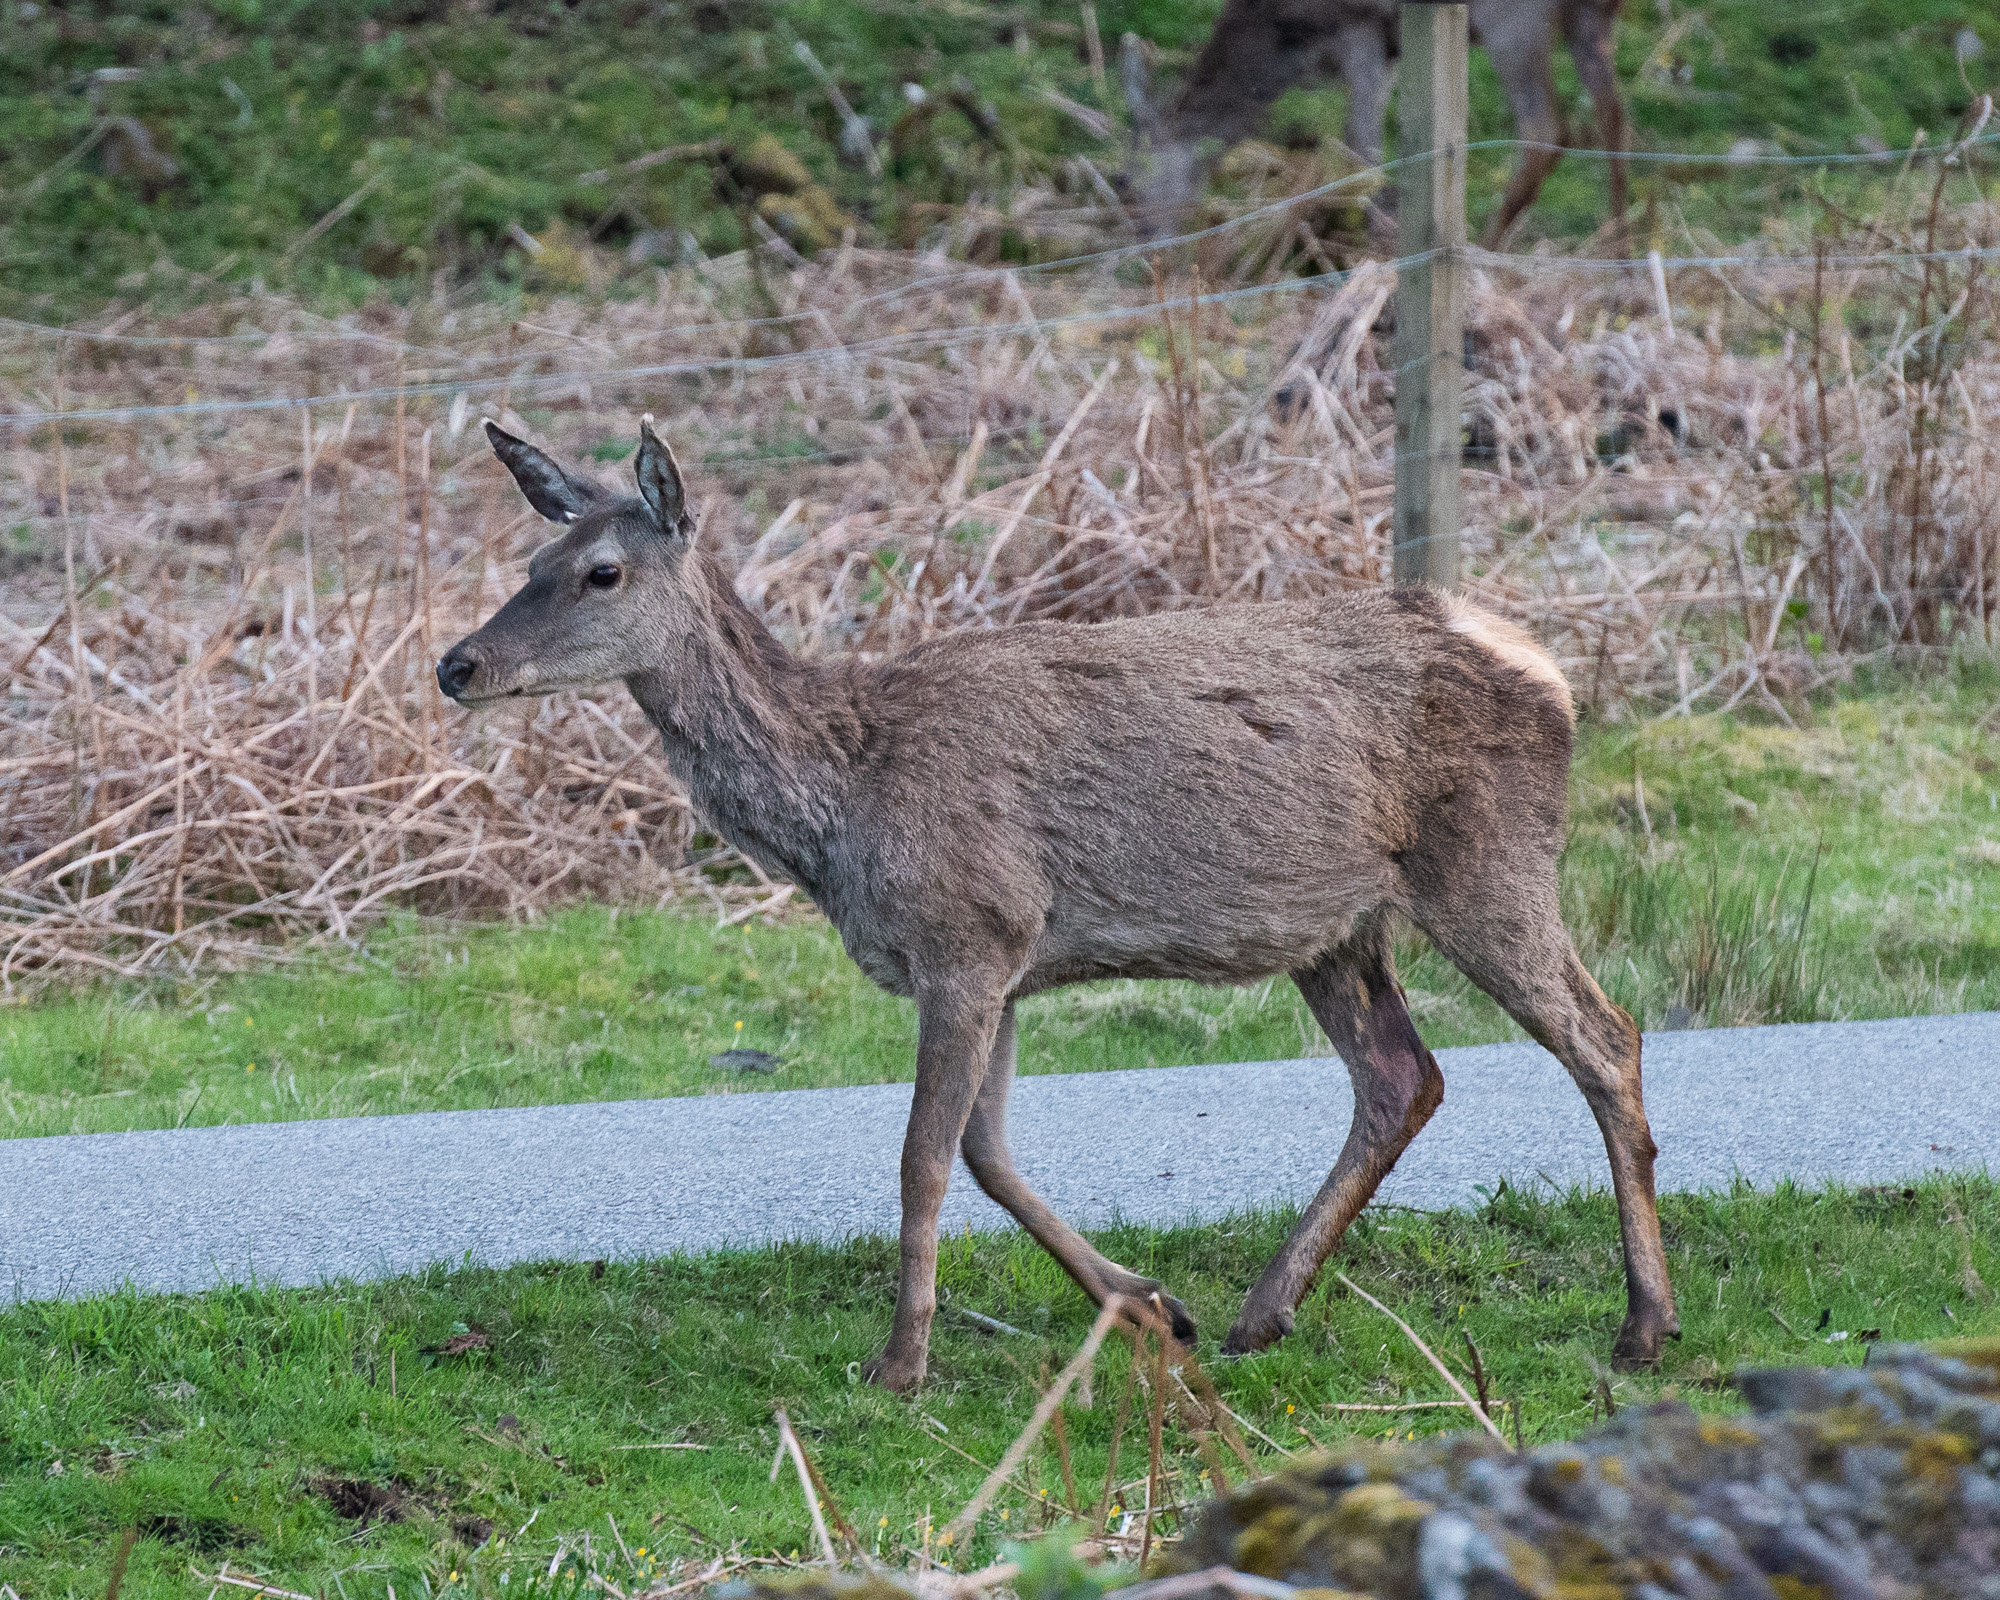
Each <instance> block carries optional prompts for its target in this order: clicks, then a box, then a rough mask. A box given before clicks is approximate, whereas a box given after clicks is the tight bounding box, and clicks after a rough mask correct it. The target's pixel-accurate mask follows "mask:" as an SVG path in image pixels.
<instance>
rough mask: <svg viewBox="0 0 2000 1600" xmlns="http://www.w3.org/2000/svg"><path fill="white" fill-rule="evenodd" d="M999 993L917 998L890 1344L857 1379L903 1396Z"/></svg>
mask: <svg viewBox="0 0 2000 1600" xmlns="http://www.w3.org/2000/svg"><path fill="white" fill-rule="evenodd" d="M1004 1003H1005V1001H1004V996H1003V993H1002V990H1001V988H999V987H992V988H985V987H979V988H973V989H971V990H970V991H969V992H968V990H967V989H952V990H945V991H930V992H920V993H919V994H918V996H917V1089H916V1095H915V1097H914V1098H913V1099H912V1101H911V1103H910V1126H909V1129H908V1131H907V1132H906V1133H905V1134H904V1135H903V1228H902V1277H901V1280H900V1281H899V1282H898V1284H897V1286H896V1321H895V1325H894V1326H893V1327H892V1328H891V1329H890V1332H889V1343H888V1344H887V1346H885V1347H884V1349H883V1351H882V1353H881V1354H880V1355H879V1356H877V1357H876V1358H875V1359H874V1360H873V1361H871V1362H869V1363H868V1366H867V1368H866V1369H865V1371H864V1376H866V1377H867V1379H868V1381H869V1382H870V1383H874V1384H879V1385H880V1386H881V1387H883V1388H884V1389H890V1390H893V1391H894V1392H895V1393H897V1394H909V1393H910V1392H912V1391H913V1390H914V1389H915V1388H916V1387H917V1385H918V1384H920V1383H922V1382H923V1381H924V1367H925V1365H926V1363H927V1362H928V1360H929V1357H930V1341H931V1318H932V1317H933V1316H935V1315H936V1314H937V1226H938V1212H939V1210H940V1209H941V1208H942V1207H943V1205H944V1192H945V1186H946V1185H947V1184H948V1183H950V1181H951V1162H952V1157H953V1156H954V1155H956V1154H957V1152H958V1142H959V1140H960V1138H962V1137H963V1135H964V1133H965V1123H966V1118H967V1117H969V1116H970V1115H971V1114H972V1103H973V1101H974V1099H976V1098H977V1096H978V1094H979V1085H980V1081H981V1079H982V1078H983V1077H984V1076H985V1072H986V1063H987V1059H988V1057H989V1056H990V1055H991V1054H992V1051H993V1039H994V1034H995V1033H996V1032H997V1030H998V1028H999V1026H1000V1014H1001V1009H1002V1007H1003V1005H1004Z"/></svg>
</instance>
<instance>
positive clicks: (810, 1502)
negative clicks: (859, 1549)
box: [771, 1408, 840, 1568]
mask: <svg viewBox="0 0 2000 1600" xmlns="http://www.w3.org/2000/svg"><path fill="white" fill-rule="evenodd" d="M776 1415H777V1418H778V1438H779V1440H780V1441H781V1442H782V1443H783V1445H784V1448H785V1451H786V1452H787V1453H789V1454H790V1456H791V1458H792V1466H793V1467H794V1468H795V1469H796V1470H797V1472H798V1475H799V1491H800V1493H802V1494H803V1495H804V1496H805V1497H806V1510H808V1511H810V1512H811V1513H812V1525H813V1534H814V1536H815V1537H816V1538H818V1540H819V1548H820V1554H821V1555H823V1556H825V1557H826V1564H827V1566H828V1567H830V1568H837V1567H839V1565H840V1558H839V1557H838V1556H836V1555H835V1554H834V1553H833V1536H832V1535H831V1534H829V1533H828V1532H827V1531H826V1518H825V1517H823V1516H821V1515H820V1510H819V1495H818V1493H817V1492H816V1491H815V1489H814V1487H813V1479H812V1472H811V1470H810V1469H809V1468H808V1467H807V1466H806V1457H805V1452H804V1451H803V1450H801V1449H800V1448H799V1436H798V1435H797V1434H795V1433H793V1432H792V1419H791V1418H790V1417H788V1416H786V1415H785V1413H784V1411H783V1409H782V1408H781V1409H780V1410H779V1411H778V1412H777V1413H776ZM777 1478H778V1470H777V1463H776V1462H773V1463H772V1465H771V1481H772V1482H774V1483H775V1482H776V1481H777Z"/></svg>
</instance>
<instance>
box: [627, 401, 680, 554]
mask: <svg viewBox="0 0 2000 1600" xmlns="http://www.w3.org/2000/svg"><path fill="white" fill-rule="evenodd" d="M634 470H635V471H636V472H637V474H638V478H639V498H640V499H642V500H644V501H645V502H646V508H647V509H648V510H649V511H651V512H652V513H653V520H654V521H655V522H657V523H658V524H659V525H660V532H662V533H664V534H665V535H666V536H667V537H668V538H669V539H687V538H691V537H692V536H693V534H694V519H693V518H692V517H690V516H689V515H688V509H687V491H686V490H685V489H684V488H683V487H682V485H681V464H680V463H679V462H678V461H676V460H675V459H674V453H673V451H671V450H669V449H668V448H667V443H666V441H665V440H664V439H662V438H661V437H660V436H659V435H658V434H657V433H655V432H653V418H652V416H651V414H650V413H649V414H648V415H646V416H644V417H642V418H640V420H639V459H638V462H637V464H636V466H635V468H634Z"/></svg>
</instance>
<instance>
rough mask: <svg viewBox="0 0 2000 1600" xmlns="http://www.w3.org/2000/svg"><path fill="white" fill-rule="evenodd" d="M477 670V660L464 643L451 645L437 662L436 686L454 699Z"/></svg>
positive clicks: (463, 690)
mask: <svg viewBox="0 0 2000 1600" xmlns="http://www.w3.org/2000/svg"><path fill="white" fill-rule="evenodd" d="M478 670H479V662H478V660H477V659H476V658H475V657H474V656H473V654H472V652H471V651H470V650H468V649H466V648H465V646H464V645H462V644H460V645H453V646H452V648H451V650H450V652H449V653H448V654H447V655H446V656H445V658H444V659H443V660H442V661H440V662H439V663H438V687H439V688H440V689H442V690H444V692H445V693H446V694H448V695H449V696H451V698H452V699H454V700H456V699H457V698H458V697H459V696H460V695H462V694H464V693H465V689H466V685H467V684H469V683H471V682H472V675H473V673H475V672H477V671H478Z"/></svg>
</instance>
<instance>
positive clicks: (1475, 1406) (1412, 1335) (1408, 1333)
mask: <svg viewBox="0 0 2000 1600" xmlns="http://www.w3.org/2000/svg"><path fill="white" fill-rule="evenodd" d="M1333 1276H1334V1278H1335V1280H1336V1281H1337V1282H1339V1283H1342V1284H1345V1285H1346V1286H1347V1287H1348V1288H1349V1289H1351V1290H1352V1291H1353V1292H1354V1293H1355V1294H1357V1295H1359V1296H1360V1297H1361V1298H1362V1299H1363V1300H1366V1301H1367V1302H1368V1303H1369V1304H1370V1305H1371V1306H1373V1307H1374V1308H1375V1309H1376V1310H1377V1311H1379V1312H1381V1313H1382V1315H1383V1316H1385V1317H1387V1318H1388V1319H1389V1320H1390V1321H1391V1322H1393V1323H1395V1325H1396V1326H1397V1327H1399V1328H1401V1329H1402V1330H1403V1336H1404V1337H1405V1338H1407V1339H1408V1340H1409V1341H1410V1343H1411V1344H1413V1345H1415V1346H1416V1347H1417V1348H1418V1349H1419V1350H1420V1351H1422V1352H1423V1356H1424V1359H1425V1360H1426V1361H1428V1362H1429V1363H1430V1364H1431V1365H1432V1366H1434V1367H1436V1368H1437V1370H1438V1376H1440V1377H1441V1378H1443V1379H1444V1381H1445V1382H1446V1383H1448V1384H1450V1385H1451V1387H1452V1392H1453V1393H1454V1394H1456V1395H1457V1396H1458V1398H1459V1399H1460V1400H1462V1401H1464V1402H1465V1404H1466V1406H1467V1407H1468V1408H1469V1409H1470V1410H1471V1412H1472V1414H1473V1415H1474V1416H1475V1417H1477V1418H1478V1419H1479V1422H1480V1425H1481V1426H1482V1427H1483V1428H1485V1429H1486V1431H1487V1432H1488V1433H1490V1434H1492V1435H1493V1437H1494V1438H1496V1439H1498V1440H1499V1441H1500V1448H1501V1449H1503V1450H1506V1451H1509V1452H1511V1451H1512V1450H1513V1448H1514V1447H1513V1446H1512V1445H1511V1444H1509V1443H1508V1442H1507V1435H1506V1434H1504V1433H1502V1432H1501V1431H1500V1430H1499V1428H1497V1427H1496V1426H1494V1422H1493V1419H1492V1418H1491V1417H1489V1416H1488V1415H1487V1414H1486V1413H1485V1412H1484V1411H1481V1410H1480V1409H1479V1402H1478V1401H1476V1400H1474V1399H1473V1398H1472V1396H1471V1395H1470V1394H1468V1393H1466V1389H1465V1385H1464V1384H1462V1383H1460V1382H1459V1381H1458V1379H1457V1378H1456V1377H1455V1376H1453V1374H1452V1370H1451V1368H1449V1367H1448V1366H1446V1365H1445V1364H1444V1363H1443V1362H1442V1361H1440V1360H1438V1358H1437V1352H1435V1351H1434V1350H1432V1349H1431V1347H1430V1346H1429V1345H1427V1344H1425V1343H1424V1341H1423V1340H1422V1339H1420V1338H1418V1337H1417V1330H1416V1329H1415V1328H1413V1327H1411V1326H1410V1325H1409V1324H1408V1323H1407V1322H1405V1321H1404V1320H1403V1319H1402V1318H1401V1317H1399V1316H1397V1315H1396V1313H1395V1312H1393V1311H1391V1310H1390V1309H1389V1308H1388V1307H1387V1306H1385V1305H1384V1304H1382V1302H1381V1301H1380V1300H1377V1299H1376V1298H1375V1297H1374V1296H1373V1295H1372V1294H1370V1293H1369V1292H1368V1291H1367V1290H1366V1289H1364V1288H1362V1287H1361V1286H1360V1285H1359V1284H1357V1283H1355V1281H1354V1280H1353V1279H1352V1278H1350V1277H1348V1275H1347V1274H1346V1273H1344V1272H1336V1273H1335V1274H1334V1275H1333Z"/></svg>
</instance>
